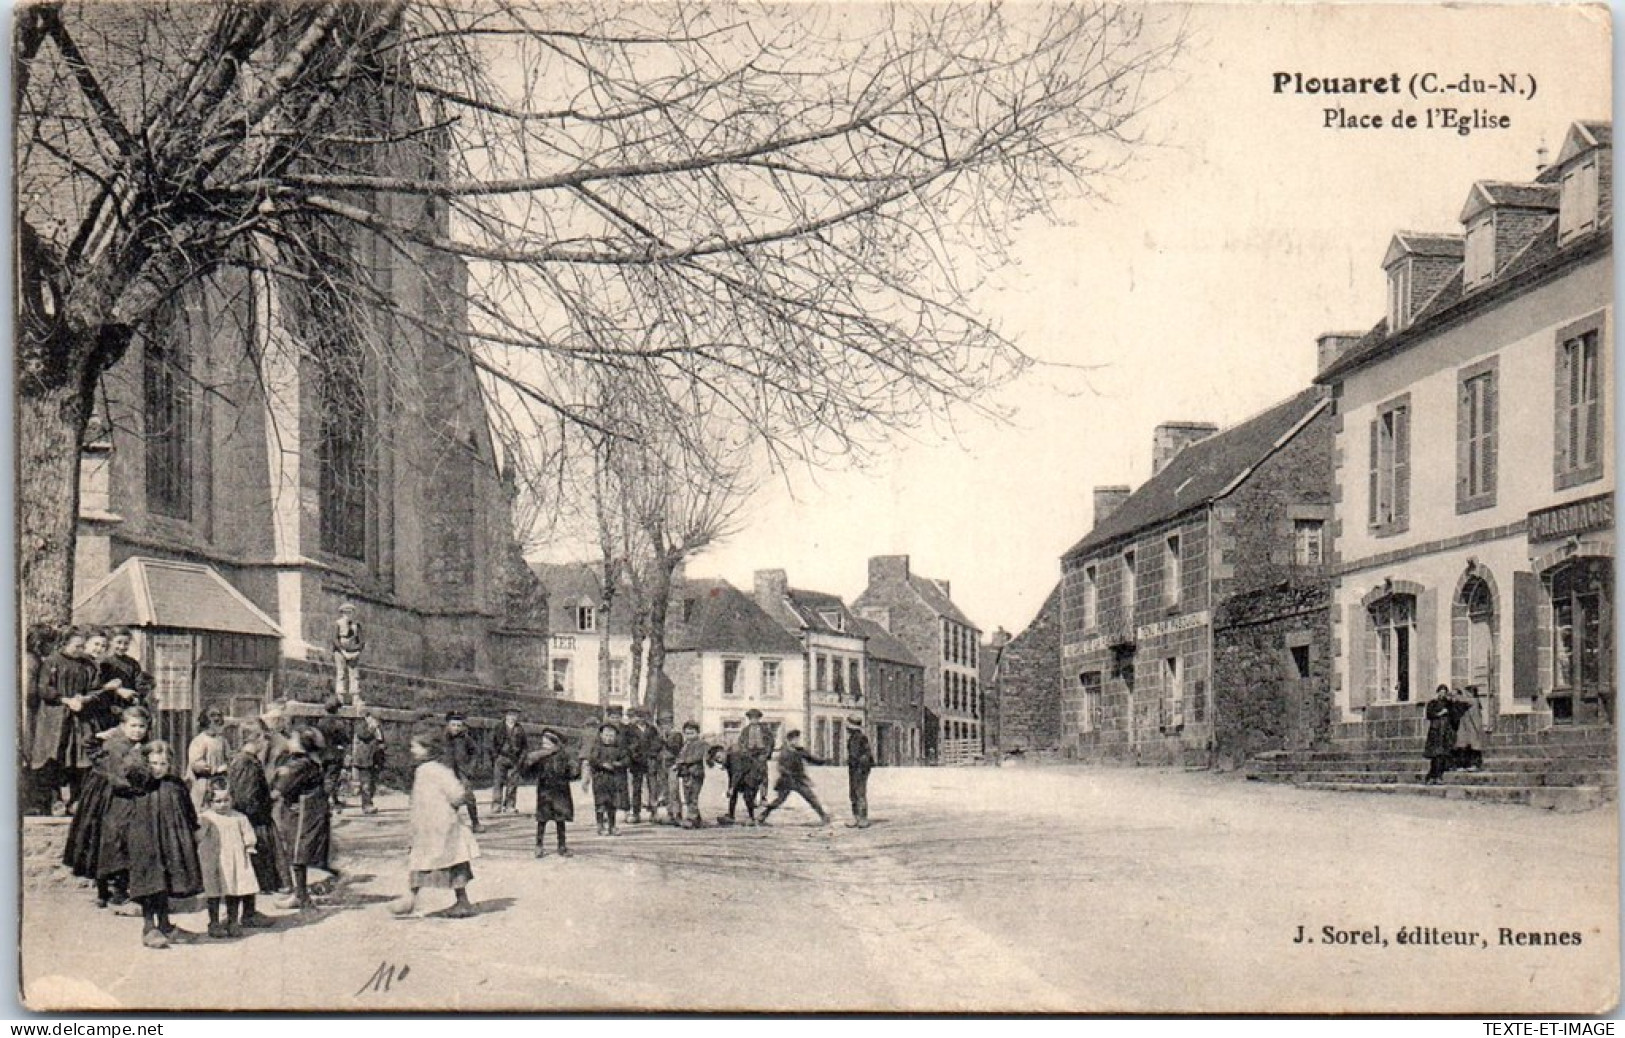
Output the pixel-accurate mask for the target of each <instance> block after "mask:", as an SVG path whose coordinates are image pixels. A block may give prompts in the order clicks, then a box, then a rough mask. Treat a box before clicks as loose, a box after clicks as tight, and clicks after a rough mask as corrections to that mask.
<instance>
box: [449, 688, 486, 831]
mask: <svg viewBox="0 0 1625 1038" xmlns="http://www.w3.org/2000/svg"><path fill="white" fill-rule="evenodd" d="M479 755H480V750H479V747H478V746H476V745H475V744H474V736H473V735H471V734H470V733H469V731H468V721H467V719H466V718H464V717H463V715H462V714H460V713H458V712H456V711H452V712H451V713H449V714H447V715H446V763H447V764H450V765H451V770H452V772H453V773H455V774H456V776H457V778H458V779H459V780H461V781H462V783H463V790H464V791H465V792H466V793H467V794H468V803H467V806H468V826H469V828H470V829H473V830H474V831H475V832H477V833H483V832H484V831H485V827H484V826H483V825H481V824H480V805H479V804H478V803H477V802H476V801H475V799H474V772H475V769H476V768H477V767H478V766H479Z"/></svg>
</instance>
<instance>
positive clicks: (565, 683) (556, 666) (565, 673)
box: [553, 656, 575, 696]
mask: <svg viewBox="0 0 1625 1038" xmlns="http://www.w3.org/2000/svg"><path fill="white" fill-rule="evenodd" d="M573 677H574V675H573V674H572V673H571V669H570V661H569V660H567V659H561V658H559V657H557V656H555V657H554V658H553V694H554V695H555V696H568V695H570V694H572V693H573V692H575V685H574V683H573V681H572V678H573Z"/></svg>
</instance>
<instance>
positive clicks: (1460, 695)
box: [1450, 685, 1484, 771]
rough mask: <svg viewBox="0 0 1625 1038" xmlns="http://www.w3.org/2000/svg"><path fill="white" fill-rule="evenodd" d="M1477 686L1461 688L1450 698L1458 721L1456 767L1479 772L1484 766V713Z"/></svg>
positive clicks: (1452, 710)
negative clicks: (1480, 704) (1479, 703)
mask: <svg viewBox="0 0 1625 1038" xmlns="http://www.w3.org/2000/svg"><path fill="white" fill-rule="evenodd" d="M1479 698H1480V697H1479V692H1478V686H1477V685H1469V686H1467V687H1466V688H1459V689H1457V690H1456V691H1455V693H1454V694H1453V695H1452V696H1451V697H1450V702H1451V712H1452V714H1453V715H1454V716H1455V719H1456V767H1458V768H1460V769H1461V770H1462V771H1477V770H1478V769H1479V768H1481V767H1483V766H1484V712H1483V710H1482V709H1481V708H1480V707H1479V705H1478V701H1479Z"/></svg>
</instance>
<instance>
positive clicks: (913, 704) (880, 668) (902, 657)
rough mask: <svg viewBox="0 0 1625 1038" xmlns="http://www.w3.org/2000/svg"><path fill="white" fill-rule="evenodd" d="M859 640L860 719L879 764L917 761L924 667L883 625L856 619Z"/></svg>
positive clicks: (923, 692)
mask: <svg viewBox="0 0 1625 1038" xmlns="http://www.w3.org/2000/svg"><path fill="white" fill-rule="evenodd" d="M855 624H856V629H857V631H858V633H859V634H861V635H863V636H864V638H865V639H866V641H865V642H864V659H863V665H864V675H865V682H864V687H865V688H866V689H867V699H866V706H867V707H868V710H867V712H866V720H867V722H868V725H869V733H870V738H871V739H872V740H873V741H874V749H875V760H876V762H877V763H879V764H881V765H898V764H918V763H919V762H920V754H921V750H920V710H921V708H922V706H923V703H924V698H925V668H924V667H922V666H921V665H920V661H919V660H917V659H915V658H914V654H913V653H911V652H909V651H908V646H906V645H904V644H903V643H902V642H900V641H898V640H897V639H896V638H893V637H892V636H891V634H890V633H888V632H887V631H886V629H885V628H884V627H881V626H880V625H879V624H877V623H874V622H873V621H871V620H865V619H863V618H862V617H857V618H856V620H855Z"/></svg>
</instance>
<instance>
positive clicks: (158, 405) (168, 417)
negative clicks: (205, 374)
mask: <svg viewBox="0 0 1625 1038" xmlns="http://www.w3.org/2000/svg"><path fill="white" fill-rule="evenodd" d="M154 323H155V331H154V333H153V337H149V338H148V339H147V341H146V350H145V353H144V354H143V357H142V383H143V385H142V388H143V400H144V403H145V412H146V424H145V427H144V428H143V429H142V435H143V439H144V443H145V448H146V455H147V459H146V461H147V509H148V510H149V511H151V512H153V513H154V514H157V515H166V516H169V517H170V518H171V519H191V518H192V382H191V378H190V376H189V374H188V373H187V371H186V355H185V353H184V352H182V350H183V348H184V344H183V343H182V341H181V339H182V337H183V336H185V334H186V333H187V328H186V324H185V322H183V321H177V320H173V319H172V318H169V317H167V316H166V317H165V318H162V319H158V320H156V321H155V322H154ZM160 334H161V335H165V336H166V337H167V338H169V340H170V341H169V342H167V343H166V342H160V341H159V340H158V338H157V337H156V336H157V335H160Z"/></svg>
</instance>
